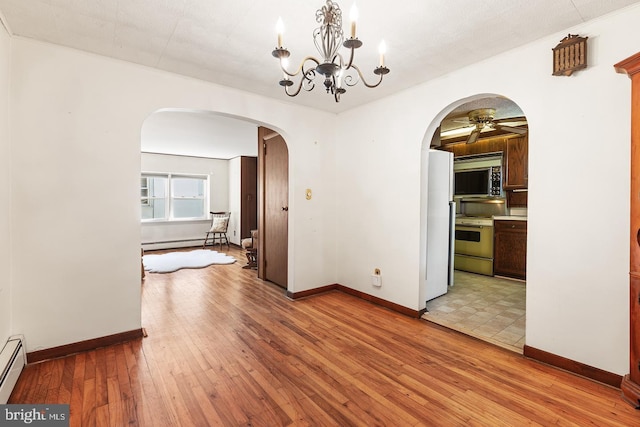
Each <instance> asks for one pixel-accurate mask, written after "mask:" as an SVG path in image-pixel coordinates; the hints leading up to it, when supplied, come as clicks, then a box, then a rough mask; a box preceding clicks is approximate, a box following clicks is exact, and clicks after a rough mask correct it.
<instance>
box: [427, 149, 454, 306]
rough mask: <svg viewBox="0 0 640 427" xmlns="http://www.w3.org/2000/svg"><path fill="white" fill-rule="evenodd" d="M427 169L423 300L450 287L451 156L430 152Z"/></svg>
mask: <svg viewBox="0 0 640 427" xmlns="http://www.w3.org/2000/svg"><path fill="white" fill-rule="evenodd" d="M428 168H429V169H428V171H429V172H428V184H427V188H428V190H427V191H428V192H427V250H426V256H427V263H426V277H425V281H426V301H429V300H432V299H434V298H437V297H439V296H441V295H444V294H446V293H447V290H448V288H449V286H453V254H454V233H455V217H456V206H455V202H454V201H453V153H449V152H447V151H440V150H429V166H428Z"/></svg>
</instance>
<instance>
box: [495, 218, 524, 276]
mask: <svg viewBox="0 0 640 427" xmlns="http://www.w3.org/2000/svg"><path fill="white" fill-rule="evenodd" d="M493 227H494V237H493V239H494V243H493V250H494V253H493V268H494V274H495V275H496V276H506V277H514V278H516V279H526V277H527V221H521V220H495V221H494V223H493Z"/></svg>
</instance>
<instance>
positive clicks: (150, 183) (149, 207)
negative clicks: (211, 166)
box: [140, 173, 209, 221]
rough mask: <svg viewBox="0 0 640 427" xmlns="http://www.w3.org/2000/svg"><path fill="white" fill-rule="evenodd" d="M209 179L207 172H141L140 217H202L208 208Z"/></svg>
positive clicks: (171, 218) (182, 218) (170, 218)
mask: <svg viewBox="0 0 640 427" xmlns="http://www.w3.org/2000/svg"><path fill="white" fill-rule="evenodd" d="M208 180H209V177H208V176H206V175H178V174H150V173H143V174H142V176H141V177H140V205H141V208H142V220H143V221H153V220H164V221H173V220H184V219H205V218H206V217H207V213H208V211H209V198H208V197H207V193H208V188H209V185H208V184H209V181H208Z"/></svg>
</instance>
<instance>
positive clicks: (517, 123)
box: [421, 94, 529, 353]
mask: <svg viewBox="0 0 640 427" xmlns="http://www.w3.org/2000/svg"><path fill="white" fill-rule="evenodd" d="M429 129H430V130H429V131H428V132H427V134H426V135H425V141H424V142H423V164H422V167H423V175H425V176H428V180H430V179H432V177H431V174H430V173H429V174H425V173H424V169H425V168H426V169H427V170H428V169H429V168H432V169H433V167H434V165H433V164H432V163H433V162H430V161H429V158H430V157H434V158H435V157H436V154H439V153H440V152H443V151H444V152H448V153H451V157H452V164H453V165H455V166H452V169H454V170H453V171H451V172H450V173H452V179H451V187H452V189H451V200H452V201H453V202H455V217H454V215H453V214H452V215H451V216H452V217H451V218H450V221H451V230H452V232H451V236H450V241H449V243H450V245H451V247H452V248H453V250H452V251H451V252H452V257H451V258H452V259H449V262H450V263H451V265H452V266H454V267H455V269H454V270H453V278H452V279H453V280H450V284H452V286H447V287H446V293H445V294H443V295H442V296H439V297H437V298H433V299H431V300H429V301H426V302H425V310H426V312H425V314H424V316H423V318H424V319H426V320H428V321H432V322H434V323H438V324H441V325H443V326H446V327H449V328H451V329H455V330H458V331H461V332H464V333H466V334H468V335H472V336H475V337H477V338H480V339H483V340H485V341H488V342H492V343H494V344H497V345H500V346H502V347H505V348H508V349H510V350H513V351H517V352H520V353H521V352H522V351H523V347H524V340H525V313H526V282H525V280H526V246H527V238H526V229H527V226H526V224H527V221H526V219H527V209H528V135H529V132H528V124H527V121H526V117H525V115H524V113H523V112H522V110H521V109H520V108H519V107H518V105H517V104H516V103H515V102H513V101H511V100H510V99H508V98H505V97H503V96H499V95H494V94H481V95H477V96H474V97H470V98H467V99H463V100H459V101H457V102H455V103H453V104H451V105H450V106H449V107H447V108H445V109H444V110H443V111H442V112H441V113H440V114H439V115H438V117H437V118H436V119H435V120H434V122H433V123H432V124H431V126H430V128H429ZM429 150H437V151H436V152H435V153H434V154H433V155H431V156H430V153H429ZM425 159H426V160H425ZM454 177H455V178H454ZM430 187H433V182H431V183H428V182H427V184H425V181H423V185H422V193H423V194H422V197H423V207H424V204H426V205H427V210H428V209H429V208H428V206H429V203H430V194H429V192H430V191H433V190H429V188H430ZM425 193H427V194H425ZM427 210H425V209H423V217H425V215H426V214H425V212H426V211H427ZM423 220H424V218H423ZM428 228H429V227H428V226H426V227H424V229H425V230H426V231H427V233H428V232H429V231H428ZM425 241H426V242H428V241H429V235H427V236H426V238H425ZM425 245H426V244H425ZM425 254H426V256H430V257H433V256H434V254H428V249H425ZM427 269H428V262H427ZM426 273H427V274H425V275H424V276H421V277H424V278H425V279H424V281H425V283H424V284H423V286H424V287H425V289H426V290H427V291H428V290H429V287H430V286H434V283H433V282H432V283H429V274H428V270H427V271H426ZM432 277H433V275H432ZM424 294H425V295H433V293H429V292H424Z"/></svg>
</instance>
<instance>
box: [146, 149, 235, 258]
mask: <svg viewBox="0 0 640 427" xmlns="http://www.w3.org/2000/svg"><path fill="white" fill-rule="evenodd" d="M141 168H142V172H169V173H186V174H198V175H208V176H209V201H210V202H209V203H210V211H212V212H226V211H227V210H228V209H229V161H228V160H220V159H205V158H201V157H188V156H173V155H166V154H153V153H142V160H141ZM207 212H209V211H207ZM210 227H211V220H208V219H207V220H204V221H173V222H143V223H142V224H141V229H142V231H141V232H142V237H141V239H142V244H143V245H142V247H143V248H144V249H165V248H179V247H189V246H198V245H202V242H203V241H204V236H205V234H206V232H207V230H208V229H209V228H210ZM192 239H198V241H195V242H194V241H192ZM154 242H174V243H158V244H153V243H154Z"/></svg>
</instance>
